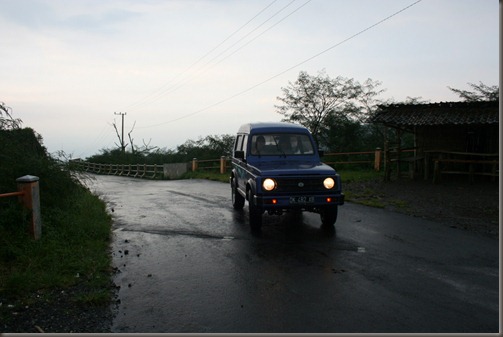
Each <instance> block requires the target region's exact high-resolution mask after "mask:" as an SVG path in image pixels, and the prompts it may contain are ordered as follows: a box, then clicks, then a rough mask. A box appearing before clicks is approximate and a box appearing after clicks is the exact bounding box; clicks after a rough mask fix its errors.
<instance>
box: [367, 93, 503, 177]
mask: <svg viewBox="0 0 503 337" xmlns="http://www.w3.org/2000/svg"><path fill="white" fill-rule="evenodd" d="M369 122H371V123H377V124H381V125H383V126H385V128H386V130H387V131H386V132H385V135H386V136H385V144H384V158H385V163H384V166H385V171H386V174H385V176H386V179H387V180H389V179H390V176H391V171H392V170H395V171H396V174H397V175H398V176H399V175H400V173H401V171H402V172H403V170H404V169H403V166H404V163H408V170H406V171H407V173H408V174H409V175H410V176H411V177H417V176H423V177H424V179H429V177H430V172H432V171H433V180H434V181H439V180H440V177H441V175H442V174H467V175H469V177H470V180H471V181H473V179H474V176H475V175H489V176H492V177H496V176H498V174H499V171H498V161H499V155H498V153H499V101H480V102H441V103H428V104H392V105H382V106H379V108H378V110H377V111H376V113H375V114H374V115H373V116H372V117H371V118H370V119H369ZM390 128H391V129H392V130H393V131H394V132H389V129H390ZM390 133H394V134H395V137H394V139H390V137H389V134H390ZM404 133H411V134H413V136H414V145H413V147H412V148H410V149H404V148H403V147H402V136H403V134H404ZM493 180H494V178H493Z"/></svg>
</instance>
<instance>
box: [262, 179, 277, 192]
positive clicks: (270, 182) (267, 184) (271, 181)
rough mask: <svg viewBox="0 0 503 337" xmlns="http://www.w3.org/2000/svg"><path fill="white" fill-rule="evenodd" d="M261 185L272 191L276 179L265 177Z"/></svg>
mask: <svg viewBox="0 0 503 337" xmlns="http://www.w3.org/2000/svg"><path fill="white" fill-rule="evenodd" d="M262 187H263V188H264V190H266V191H272V190H274V189H275V188H276V181H274V179H271V178H267V179H265V180H264V182H262Z"/></svg>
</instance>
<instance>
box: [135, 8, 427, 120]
mask: <svg viewBox="0 0 503 337" xmlns="http://www.w3.org/2000/svg"><path fill="white" fill-rule="evenodd" d="M421 1H422V0H417V1H415V2H413V3H412V4H410V5H408V6H406V7H404V8H402V9H400V10H399V11H397V12H395V13H393V14H391V15H389V16H387V17H385V18H384V19H382V20H380V21H378V22H376V23H374V24H373V25H370V26H368V27H367V28H365V29H362V30H360V31H359V32H357V33H355V34H353V35H351V36H349V37H348V38H346V39H344V40H342V41H340V42H338V43H336V44H334V45H332V46H330V47H328V48H327V49H325V50H323V51H321V52H319V53H317V54H315V55H313V56H311V57H309V58H307V59H305V60H303V61H301V62H299V63H297V64H295V65H293V66H291V67H289V68H287V69H285V70H283V71H281V72H280V73H278V74H276V75H274V76H271V77H269V78H267V79H265V80H264V81H262V82H259V83H257V84H255V85H253V86H251V87H248V88H247V89H244V90H242V91H240V92H237V93H235V94H233V95H232V96H229V97H227V98H225V99H222V100H220V101H218V102H216V103H213V104H210V105H208V106H206V107H204V108H202V109H199V110H196V111H194V112H191V113H188V114H185V115H183V116H180V117H178V118H174V119H171V120H169V121H166V122H162V123H158V124H153V125H148V126H143V127H138V129H145V128H152V127H156V126H161V125H165V124H169V123H173V122H176V121H179V120H181V119H185V118H188V117H191V116H194V115H196V114H199V113H201V112H204V111H206V110H208V109H211V108H213V107H215V106H217V105H220V104H222V103H225V102H227V101H230V100H231V99H234V98H236V97H238V96H241V95H243V94H245V93H247V92H249V91H251V90H253V89H255V88H257V87H259V86H261V85H263V84H265V83H267V82H269V81H271V80H273V79H275V78H277V77H279V76H281V75H283V74H285V73H287V72H289V71H290V70H292V69H294V68H297V67H298V66H301V65H303V64H305V63H307V62H309V61H311V60H313V59H315V58H317V57H319V56H321V55H323V54H325V53H327V52H329V51H330V50H332V49H334V48H336V47H338V46H340V45H342V44H343V43H346V42H348V41H350V40H352V39H354V38H355V37H357V36H359V35H361V34H363V33H365V32H367V31H369V30H370V29H372V28H374V27H376V26H378V25H380V24H382V23H383V22H385V21H388V20H389V19H391V18H392V17H394V16H396V15H398V14H400V13H402V12H404V11H405V10H407V9H409V8H411V7H412V6H414V5H416V4H418V3H420V2H421Z"/></svg>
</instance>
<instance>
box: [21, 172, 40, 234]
mask: <svg viewBox="0 0 503 337" xmlns="http://www.w3.org/2000/svg"><path fill="white" fill-rule="evenodd" d="M38 180H39V178H38V177H35V176H30V175H26V176H23V177H20V178H17V179H16V182H17V187H18V190H19V191H20V192H22V193H23V195H22V196H20V200H21V203H22V204H23V206H24V207H25V208H26V209H27V210H28V211H29V212H30V213H31V214H30V215H31V224H30V234H31V236H32V238H34V239H35V240H38V239H40V237H41V236H42V217H41V215H40V189H39V186H38Z"/></svg>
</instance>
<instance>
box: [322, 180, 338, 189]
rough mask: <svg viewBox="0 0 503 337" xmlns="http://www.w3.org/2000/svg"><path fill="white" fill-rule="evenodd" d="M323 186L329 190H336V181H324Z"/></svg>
mask: <svg viewBox="0 0 503 337" xmlns="http://www.w3.org/2000/svg"><path fill="white" fill-rule="evenodd" d="M323 186H325V188H326V189H327V190H329V189H332V188H334V186H335V181H334V179H332V178H326V179H325V180H323Z"/></svg>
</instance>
